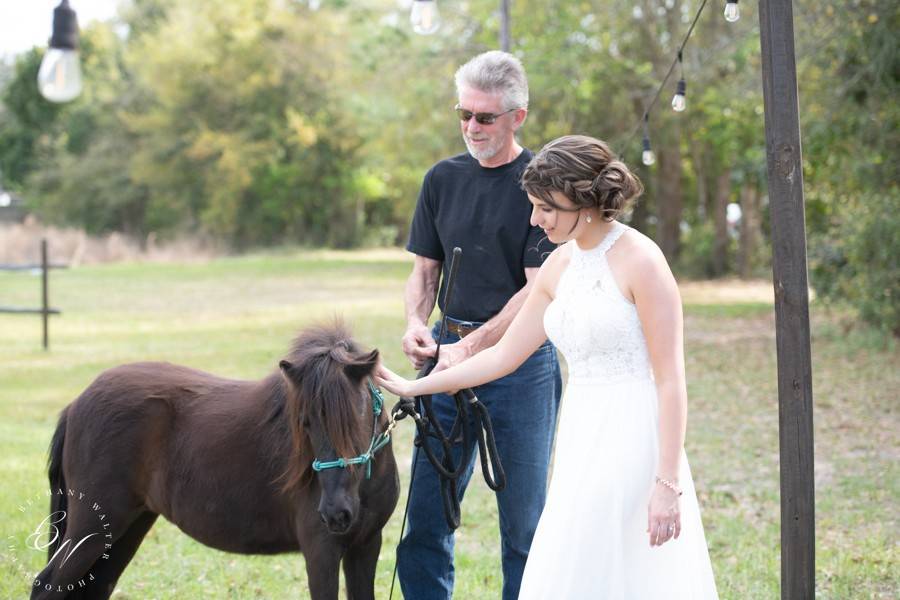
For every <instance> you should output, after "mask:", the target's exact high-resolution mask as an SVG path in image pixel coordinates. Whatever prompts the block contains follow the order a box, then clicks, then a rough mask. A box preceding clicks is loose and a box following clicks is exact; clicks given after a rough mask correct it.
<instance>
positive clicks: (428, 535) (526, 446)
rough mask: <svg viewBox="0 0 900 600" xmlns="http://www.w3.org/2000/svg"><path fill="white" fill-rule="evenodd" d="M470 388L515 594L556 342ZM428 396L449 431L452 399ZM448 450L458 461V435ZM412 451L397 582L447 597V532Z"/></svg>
mask: <svg viewBox="0 0 900 600" xmlns="http://www.w3.org/2000/svg"><path fill="white" fill-rule="evenodd" d="M448 320H452V319H448ZM439 331H440V324H437V325H435V327H434V330H433V332H432V335H433V337H434V338H435V339H437V337H438V335H439ZM457 341H459V337H458V336H456V335H453V334H447V335H445V336H444V339H443V341H442V344H452V343H454V342H457ZM474 392H475V394H476V395H477V396H478V399H479V400H481V402H482V403H483V404H484V405H485V407H486V408H487V410H488V412H489V413H490V416H491V422H492V423H493V426H494V434H495V435H496V440H497V450H498V452H499V455H500V461H501V463H502V464H503V469H504V471H505V472H506V487H505V488H504V489H503V490H502V491H500V492H497V493H496V496H497V508H498V512H499V516H500V543H501V557H502V565H503V599H504V600H515V599H516V598H517V597H518V595H519V586H520V585H521V582H522V572H523V570H524V569H525V561H526V559H527V558H528V551H529V549H530V548H531V539H532V537H534V530H535V528H536V527H537V523H538V519H539V518H540V516H541V511H542V510H543V508H544V500H545V497H546V486H547V472H548V465H549V462H550V451H551V447H552V443H553V433H554V430H555V429H556V413H557V409H558V408H559V399H560V394H561V392H562V381H561V379H560V372H559V363H558V361H557V359H556V348H555V347H554V346H553V345H552V344H551V343H550V342H549V341H548V342H545V343H544V345H542V346H541V347H540V348H539V349H538V350H537V351H536V352H535V353H534V354H533V355H531V356H530V357H529V358H528V360H526V361H525V363H523V364H522V365H521V366H520V367H519V368H518V369H517V370H516V371H515V372H513V373H511V374H509V375H507V376H506V377H503V378H502V379H498V380H496V381H492V382H491V383H488V384H486V385H482V386H478V387H476V388H475V389H474ZM432 400H433V405H434V411H435V413H436V415H437V417H438V419H439V420H440V421H441V426H442V427H443V428H444V431H445V432H446V433H448V434H449V432H450V429H451V427H452V426H453V422H454V420H455V418H456V404H455V402H454V401H453V398H452V397H450V396H447V395H445V394H436V395H434V396H433V397H432ZM474 437H475V436H474V435H473V440H472V444H471V445H472V448H471V449H470V450H471V454H470V457H471V458H470V460H469V464H468V466H467V468H466V470H465V471H464V473H463V475H462V476H461V477H460V480H459V483H458V487H457V493H458V495H459V498H460V501H462V497H463V494H464V493H465V491H466V486H467V485H468V483H469V480H470V478H471V477H472V471H473V467H474V464H475V460H476V458H475V457H476V455H477V452H476V451H475V447H476V446H477V443H476V441H475V439H474ZM431 443H432V445H433V447H434V448H435V451H436V454H437V455H438V456H440V455H441V451H440V446H439V445H438V444H437V443H436V442H434V440H431ZM454 454H455V458H456V460H457V461H458V460H459V458H460V456H461V455H462V442H460V443H458V444H456V445H455V447H454ZM413 456H414V460H415V461H416V464H415V465H414V466H413V469H414V474H415V476H414V479H413V481H412V482H411V484H410V485H411V486H412V490H411V496H410V500H409V516H408V518H407V530H406V533H405V535H404V536H403V539H402V540H401V541H400V545H399V546H398V548H397V570H398V572H399V574H400V586H401V588H402V589H403V597H404V598H406V599H407V600H431V599H435V600H437V599H440V600H448V599H449V598H450V597H451V596H452V594H453V579H454V567H453V543H454V536H453V532H452V531H451V530H450V528H449V527H448V526H447V521H446V519H445V517H444V512H443V503H442V501H441V496H440V481H439V479H438V475H437V472H436V471H435V470H434V467H432V466H431V464H430V463H429V462H428V458H427V457H426V456H425V452H424V451H422V450H420V449H416V450H415V451H414V454H413ZM463 520H464V517H463Z"/></svg>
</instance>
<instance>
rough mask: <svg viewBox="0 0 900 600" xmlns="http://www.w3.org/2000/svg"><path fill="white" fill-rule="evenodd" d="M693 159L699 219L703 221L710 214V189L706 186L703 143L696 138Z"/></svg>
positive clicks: (692, 146)
mask: <svg viewBox="0 0 900 600" xmlns="http://www.w3.org/2000/svg"><path fill="white" fill-rule="evenodd" d="M691 160H692V161H693V163H694V179H695V180H696V182H697V220H698V221H699V222H700V223H703V222H704V221H706V215H708V214H709V212H708V210H709V191H708V188H707V186H706V169H705V166H706V163H705V161H704V160H703V145H702V144H701V143H700V142H698V141H696V139H694V138H692V139H691Z"/></svg>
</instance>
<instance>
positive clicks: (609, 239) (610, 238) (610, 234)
mask: <svg viewBox="0 0 900 600" xmlns="http://www.w3.org/2000/svg"><path fill="white" fill-rule="evenodd" d="M627 229H628V227H627V226H626V225H623V224H622V223H619V222H618V221H612V222H611V227H610V228H609V231H607V232H606V235H604V236H603V239H602V240H600V243H599V244H597V245H596V246H594V247H593V248H581V247H580V246H579V245H578V242H577V241H576V240H572V243H573V244H574V246H575V251H577V252H580V253H582V254H593V253H595V252H602V253H605V252H606V251H608V250H609V249H610V248H612V246H613V244H615V243H616V240H618V239H619V236H621V235H622V234H623V233H625V231H626V230H627Z"/></svg>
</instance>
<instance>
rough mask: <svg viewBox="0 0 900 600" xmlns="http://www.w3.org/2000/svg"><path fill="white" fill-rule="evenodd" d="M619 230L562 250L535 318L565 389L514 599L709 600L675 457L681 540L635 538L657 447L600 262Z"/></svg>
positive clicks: (628, 333)
mask: <svg viewBox="0 0 900 600" xmlns="http://www.w3.org/2000/svg"><path fill="white" fill-rule="evenodd" d="M627 230H628V227H627V226H625V225H622V224H621V223H618V222H613V228H612V230H611V231H610V232H609V234H607V236H606V238H605V239H604V240H603V241H602V242H601V243H600V244H599V245H598V246H597V247H596V248H593V249H591V250H581V249H580V248H579V247H578V245H577V244H576V243H575V242H574V241H570V242H569V243H568V245H569V246H570V247H571V252H572V254H571V260H570V262H569V265H568V267H567V268H566V270H565V271H564V272H563V273H562V275H561V277H560V281H559V284H558V286H557V291H556V298H555V299H554V300H553V302H552V303H551V304H550V305H549V306H548V307H547V310H546V313H545V314H544V328H545V330H546V332H547V336H548V337H549V338H550V339H551V340H552V341H553V343H554V344H556V346H557V347H558V348H559V349H560V351H561V352H562V353H563V356H565V358H566V363H567V364H568V367H569V378H568V383H567V387H566V393H565V397H564V399H563V402H562V408H561V410H560V417H559V429H558V430H557V436H556V440H557V441H556V452H555V456H554V462H553V474H552V477H551V481H550V489H549V491H548V495H547V504H546V506H545V507H544V512H543V513H542V514H541V519H540V523H539V524H538V527H537V532H536V533H535V537H534V541H533V542H532V545H531V552H530V554H529V556H528V562H527V564H526V566H525V574H524V576H523V579H522V587H521V591H520V594H519V598H520V600H523V599H527V600H532V599H535V600H538V599H539V600H548V599H553V600H556V599H559V600H579V599H584V600H643V599H656V598H659V599H662V600H688V599H690V600H708V599H711V598H712V599H714V598H717V594H716V587H715V581H714V579H713V573H712V567H711V565H710V561H709V552H708V551H707V548H706V539H705V537H704V534H703V524H702V523H701V521H700V511H699V508H698V506H697V495H696V493H695V491H694V483H693V480H692V479H691V473H690V469H689V468H688V463H687V459H686V457H685V456H684V455H683V454H682V457H681V471H680V473H679V477H678V479H679V483H680V485H681V487H682V489H683V490H684V495H682V496H681V523H682V530H681V535H680V536H679V538H678V539H677V540H671V541H669V542H667V543H665V544H663V545H662V546H660V547H651V546H650V542H649V534H648V533H647V531H646V529H647V505H648V503H649V499H650V494H651V491H652V490H653V486H654V485H655V484H654V478H655V475H656V465H657V462H658V448H659V442H658V439H659V435H658V407H657V396H656V386H655V384H654V381H653V374H652V371H651V368H650V360H649V357H648V354H647V343H646V341H645V339H644V334H643V331H642V330H641V323H640V320H639V319H638V315H637V310H636V308H635V306H634V304H632V303H631V302H629V301H628V300H627V299H626V298H625V297H624V296H623V295H622V293H621V292H620V291H619V288H618V286H617V284H616V282H615V280H614V278H613V276H612V272H611V271H610V268H609V265H608V264H607V261H606V252H607V250H609V249H610V248H611V247H612V245H613V244H614V243H615V242H616V240H617V239H618V238H619V236H621V235H622V234H623V233H624V232H625V231H627Z"/></svg>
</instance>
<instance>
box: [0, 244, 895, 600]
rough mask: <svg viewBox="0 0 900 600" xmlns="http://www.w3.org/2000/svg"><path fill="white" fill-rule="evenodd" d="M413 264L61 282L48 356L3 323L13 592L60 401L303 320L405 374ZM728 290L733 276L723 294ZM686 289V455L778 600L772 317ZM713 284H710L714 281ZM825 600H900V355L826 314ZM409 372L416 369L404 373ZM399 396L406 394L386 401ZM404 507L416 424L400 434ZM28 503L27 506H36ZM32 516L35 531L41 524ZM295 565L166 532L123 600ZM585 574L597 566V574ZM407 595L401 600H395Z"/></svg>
mask: <svg viewBox="0 0 900 600" xmlns="http://www.w3.org/2000/svg"><path fill="white" fill-rule="evenodd" d="M410 265H411V263H410V262H409V260H408V259H407V257H406V256H404V255H403V254H401V253H396V254H393V253H384V252H380V253H376V254H367V253H363V252H357V253H335V252H327V253H323V252H309V253H292V252H282V253H279V254H266V255H251V256H244V257H238V258H223V259H217V260H214V261H211V262H208V263H203V264H116V265H105V266H90V267H81V268H78V269H74V270H70V271H59V272H54V273H53V274H52V278H51V304H53V305H57V306H58V307H59V308H61V309H62V310H63V313H64V314H63V315H62V316H61V317H54V318H53V319H52V321H51V336H50V341H51V351H50V352H44V351H42V350H41V348H40V319H39V318H38V317H37V316H13V315H2V314H0V351H2V360H0V465H2V468H0V478H2V479H0V523H2V529H0V533H2V535H3V537H4V538H5V539H4V541H5V542H6V543H5V544H4V545H3V547H2V548H0V597H3V598H23V597H26V596H27V594H28V588H29V579H28V576H27V575H26V574H25V573H26V572H27V571H34V572H36V571H37V570H39V569H40V567H41V565H42V562H43V559H44V556H43V555H42V554H38V553H37V552H35V551H29V550H27V549H26V548H24V546H22V544H21V542H22V540H24V539H25V538H26V537H27V536H28V534H29V533H31V531H33V528H34V527H35V526H36V525H37V521H35V518H34V517H35V516H37V520H38V521H39V520H40V518H42V517H43V512H44V510H43V509H44V506H45V504H46V502H45V500H44V498H43V497H42V494H43V493H45V492H46V489H47V481H46V476H45V470H46V469H45V461H46V452H47V445H48V443H49V439H50V436H51V433H52V430H53V427H54V425H55V420H56V416H57V413H58V411H59V409H61V408H62V407H63V406H64V405H65V404H66V403H68V402H69V401H70V400H72V399H73V398H74V397H75V396H76V395H77V394H78V393H79V392H80V391H81V390H82V389H83V388H84V387H85V386H87V385H88V383H90V381H91V380H92V379H93V378H94V377H95V376H96V375H97V374H98V373H99V372H100V371H101V370H103V369H105V368H107V367H110V366H113V365H116V364H119V363H123V362H129V361H135V360H145V359H163V360H169V361H172V362H178V363H182V364H186V365H189V366H192V367H196V368H200V369H206V370H209V371H213V372H216V373H219V374H223V375H228V376H233V377H242V378H259V377H261V376H263V375H264V374H266V373H267V372H269V371H270V370H271V369H272V368H274V366H275V365H276V363H277V361H278V359H279V358H280V357H281V355H282V353H283V352H284V351H285V349H286V348H287V345H288V343H289V341H290V339H291V337H292V336H293V334H294V333H295V332H296V331H297V330H298V329H300V328H301V327H303V326H304V325H305V324H307V323H310V322H314V321H320V320H323V319H330V318H333V317H335V316H340V317H343V318H344V319H345V320H346V321H347V322H348V323H349V324H350V326H351V328H352V330H353V331H354V333H355V336H356V338H357V339H358V340H359V341H360V342H362V343H363V344H364V345H366V346H375V347H378V348H379V349H381V351H382V353H383V356H384V358H385V360H386V362H387V363H388V364H390V365H393V366H397V367H400V366H404V365H406V364H407V363H405V360H404V359H403V357H402V355H401V353H400V350H399V339H400V336H401V334H402V330H403V325H404V323H403V319H402V312H403V310H402V289H403V283H404V279H405V277H406V275H407V273H408V271H409V268H410ZM723 285H727V284H723ZM704 286H705V287H704V288H703V291H702V292H697V291H696V290H694V291H692V289H691V287H690V286H685V290H684V295H685V306H686V308H685V311H686V315H687V318H686V340H687V369H688V380H689V392H690V421H689V431H688V439H687V452H688V455H689V457H690V461H691V468H692V470H693V473H694V478H695V480H696V483H697V488H698V491H699V493H700V500H701V505H702V510H703V517H704V524H705V527H706V533H707V538H708V541H709V545H710V553H711V555H712V559H713V566H714V570H715V574H716V580H717V582H718V586H719V593H720V595H721V597H722V598H736V599H748V598H776V597H778V585H779V573H780V564H779V549H778V545H779V517H778V515H779V504H778V429H777V428H778V412H777V395H776V379H775V338H774V317H773V315H772V309H771V306H770V305H769V304H767V303H766V302H764V301H762V302H761V301H760V300H759V299H758V298H743V299H742V298H740V297H738V298H734V297H733V296H734V295H733V294H732V295H730V296H729V295H725V297H727V298H728V299H725V300H721V301H719V302H718V303H715V302H713V303H711V302H710V301H709V297H708V294H707V291H708V290H709V289H710V288H709V287H708V286H709V284H704ZM713 287H715V286H713ZM39 297H40V296H39V279H38V278H36V277H34V276H32V275H29V274H24V273H16V274H8V273H0V305H37V304H38V302H39ZM813 317H814V319H813V321H814V322H813V373H814V385H813V391H814V394H815V398H816V415H815V418H816V487H817V490H816V501H817V523H818V527H817V532H816V546H817V584H818V585H817V589H818V594H817V596H818V597H822V598H835V599H838V598H840V599H843V598H850V597H853V598H894V597H896V594H897V593H898V589H900V578H898V576H897V573H898V572H900V564H898V563H900V561H898V549H897V543H896V539H897V527H898V522H897V515H898V514H900V511H898V502H897V497H898V495H900V485H898V481H900V478H898V468H897V464H898V460H897V459H898V433H897V432H898V418H897V390H898V389H900V359H898V353H897V352H896V348H895V347H891V348H890V349H883V348H879V347H878V345H877V344H876V343H874V341H873V340H872V339H871V338H870V337H868V336H867V334H866V333H865V332H864V331H859V330H857V329H850V330H849V331H848V330H847V328H846V326H845V323H844V322H843V321H842V320H841V318H839V317H833V316H828V315H825V314H824V312H823V311H821V310H820V309H819V308H818V307H817V306H815V305H814V306H813ZM404 368H405V369H406V372H407V373H408V374H411V373H412V371H411V368H410V367H408V366H405V367H404ZM389 402H391V403H392V401H391V400H390V399H389ZM398 431H399V436H398V437H397V439H396V442H395V449H396V452H397V455H398V457H399V463H400V469H401V476H402V477H403V478H404V482H403V496H402V498H401V502H402V500H403V499H405V492H406V480H405V478H406V477H407V476H408V473H409V465H408V461H409V456H410V448H411V443H410V442H411V437H412V427H411V425H410V424H409V423H408V422H404V423H402V424H401V425H400V427H399V428H398ZM29 502H31V504H29ZM401 518H402V505H401V507H400V508H398V510H397V512H396V513H395V515H394V517H393V518H392V519H391V522H390V523H389V525H388V527H387V528H386V530H385V545H384V547H383V549H382V556H381V559H380V562H379V569H378V576H377V581H376V586H377V595H378V597H379V598H382V597H384V598H386V597H387V594H388V589H389V587H390V582H391V574H392V569H393V565H394V547H395V545H396V543H397V537H398V535H399V530H400V522H401ZM32 521H35V522H32ZM302 561H303V559H302V557H301V556H300V555H283V556H278V557H245V556H238V555H231V554H225V553H222V552H218V551H215V550H211V549H208V548H206V547H204V546H201V545H200V544H198V543H196V542H194V541H193V540H191V539H190V538H188V537H187V536H185V535H184V534H182V533H181V532H180V531H178V530H177V529H176V528H175V527H174V526H172V525H171V524H169V523H168V522H165V521H162V520H161V521H160V522H158V523H157V525H156V526H155V527H154V528H153V530H152V531H151V532H150V534H149V535H148V536H147V538H146V540H145V542H144V544H143V545H142V546H141V549H140V550H139V552H138V554H137V556H136V557H135V559H134V561H133V562H132V563H131V565H130V567H129V568H128V570H126V572H125V575H124V576H123V577H122V579H121V580H120V582H119V591H117V592H116V594H115V596H114V597H115V598H120V599H125V598H132V599H141V600H143V599H153V598H160V599H161V598H171V599H175V598H178V599H182V598H282V597H297V596H298V595H299V596H301V597H305V596H306V594H305V593H299V594H298V592H303V591H304V590H305V574H304V569H303V566H302ZM585 576H590V574H585ZM499 589H500V567H499V543H498V531H497V526H496V508H495V505H494V502H493V498H492V495H491V493H490V491H489V490H488V489H487V487H486V486H485V485H484V482H483V481H482V480H481V479H480V477H477V478H476V483H474V484H473V485H472V486H470V488H469V492H468V497H467V499H466V502H465V503H464V504H463V525H462V527H461V528H460V530H459V532H458V540H457V594H456V597H458V598H464V599H470V598H473V599H474V598H478V599H480V598H496V597H498V595H499ZM398 597H399V594H397V593H396V592H395V598H398Z"/></svg>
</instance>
